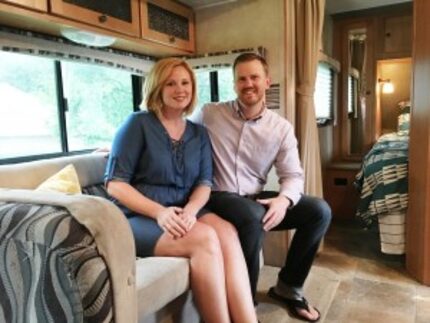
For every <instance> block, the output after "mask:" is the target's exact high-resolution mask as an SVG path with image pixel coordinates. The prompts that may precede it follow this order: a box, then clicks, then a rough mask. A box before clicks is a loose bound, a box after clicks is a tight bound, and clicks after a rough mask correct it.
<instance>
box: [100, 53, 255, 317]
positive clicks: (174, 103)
mask: <svg viewBox="0 0 430 323" xmlns="http://www.w3.org/2000/svg"><path fill="white" fill-rule="evenodd" d="M195 101H196V82H195V76H194V73H193V72H192V70H191V69H190V67H189V66H188V64H187V63H186V62H185V61H183V60H181V59H178V58H167V59H162V60H160V61H158V62H157V63H156V65H155V66H154V68H153V69H152V71H151V72H150V73H149V75H148V77H147V79H146V81H145V87H144V104H145V105H146V107H147V110H148V111H147V112H146V111H142V112H136V113H133V114H132V115H131V116H130V117H129V118H128V119H127V121H126V122H125V123H124V124H123V125H122V126H121V128H120V129H119V131H118V133H117V134H116V136H115V139H114V143H113V146H112V151H111V154H110V157H109V162H108V166H107V170H106V178H105V180H106V184H107V190H108V192H109V194H110V195H111V196H112V197H114V198H115V199H116V200H117V202H118V204H119V205H120V207H122V209H123V210H124V212H125V214H126V216H127V218H128V220H129V223H130V225H131V228H132V231H133V235H134V239H135V241H136V250H137V255H138V256H141V257H145V256H179V257H187V258H189V259H190V270H191V288H192V291H193V294H194V296H195V299H196V302H197V306H198V308H199V310H200V313H201V316H202V318H203V320H204V321H205V322H216V323H220V322H230V317H231V320H233V321H234V322H257V318H256V314H255V310H254V306H253V302H252V298H251V290H250V286H249V280H248V276H247V269H246V265H245V261H244V258H243V253H242V250H241V247H240V244H239V240H238V237H237V232H236V231H235V229H234V227H233V226H232V225H231V224H230V223H228V222H226V221H224V220H222V219H221V218H219V217H218V216H217V215H215V214H214V213H210V212H209V211H208V210H206V209H205V208H204V207H203V206H204V205H205V204H206V202H207V200H208V198H209V194H210V187H211V185H212V158H211V148H210V142H209V137H208V135H207V132H206V130H205V129H204V128H203V127H202V126H199V125H196V124H194V123H192V122H190V121H188V120H186V119H184V117H185V116H186V115H189V114H190V113H192V111H193V108H194V105H195Z"/></svg>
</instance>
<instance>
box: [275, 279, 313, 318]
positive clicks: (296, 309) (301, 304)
mask: <svg viewBox="0 0 430 323" xmlns="http://www.w3.org/2000/svg"><path fill="white" fill-rule="evenodd" d="M267 294H268V295H269V296H270V297H271V298H273V299H275V300H277V301H279V302H281V303H283V304H285V305H286V306H287V309H288V312H289V313H290V315H291V316H293V317H294V318H296V319H299V320H302V321H306V322H317V321H318V320H319V319H320V317H321V314H320V312H319V311H318V309H317V308H316V307H313V306H310V305H309V303H308V301H307V300H306V298H304V297H302V298H301V299H289V298H286V297H284V296H282V295H279V294H278V293H276V292H275V288H274V287H272V288H270V289H269V292H268V293H267Z"/></svg>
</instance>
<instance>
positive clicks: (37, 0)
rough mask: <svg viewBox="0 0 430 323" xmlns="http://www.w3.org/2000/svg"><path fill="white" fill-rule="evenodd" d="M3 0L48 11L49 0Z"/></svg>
mask: <svg viewBox="0 0 430 323" xmlns="http://www.w3.org/2000/svg"><path fill="white" fill-rule="evenodd" d="M3 2H8V3H13V4H17V5H20V6H23V7H26V8H30V9H36V10H40V11H45V12H46V11H48V0H4V1H3Z"/></svg>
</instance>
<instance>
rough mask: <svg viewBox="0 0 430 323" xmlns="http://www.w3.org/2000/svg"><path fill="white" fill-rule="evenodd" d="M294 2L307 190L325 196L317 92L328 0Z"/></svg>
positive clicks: (298, 100) (300, 133)
mask: <svg viewBox="0 0 430 323" xmlns="http://www.w3.org/2000/svg"><path fill="white" fill-rule="evenodd" d="M289 1H290V0H287V1H286V2H289ZM294 4H295V22H296V24H295V26H296V27H295V28H296V29H295V40H296V46H295V48H296V109H297V115H298V121H297V128H298V140H299V146H300V155H301V160H302V165H303V169H304V172H305V194H309V195H313V196H317V197H322V195H323V192H322V176H321V158H320V150H319V149H320V145H319V138H318V129H317V124H316V118H315V106H314V92H315V81H316V72H317V67H318V53H319V49H320V43H321V33H322V27H323V20H324V5H325V0H294ZM287 23H288V22H287Z"/></svg>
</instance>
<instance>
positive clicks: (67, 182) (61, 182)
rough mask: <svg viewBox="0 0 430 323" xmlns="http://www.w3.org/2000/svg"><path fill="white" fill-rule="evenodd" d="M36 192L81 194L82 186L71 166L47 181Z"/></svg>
mask: <svg viewBox="0 0 430 323" xmlns="http://www.w3.org/2000/svg"><path fill="white" fill-rule="evenodd" d="M36 190H37V191H55V192H62V193H67V194H81V185H80V184H79V178H78V174H77V173H76V169H75V167H74V166H73V165H72V164H70V165H67V166H66V167H64V168H63V169H61V170H60V171H59V172H58V173H55V174H54V175H52V176H51V177H49V178H48V179H46V180H45V181H44V182H43V183H42V184H40V185H39V186H38V187H37V188H36Z"/></svg>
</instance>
